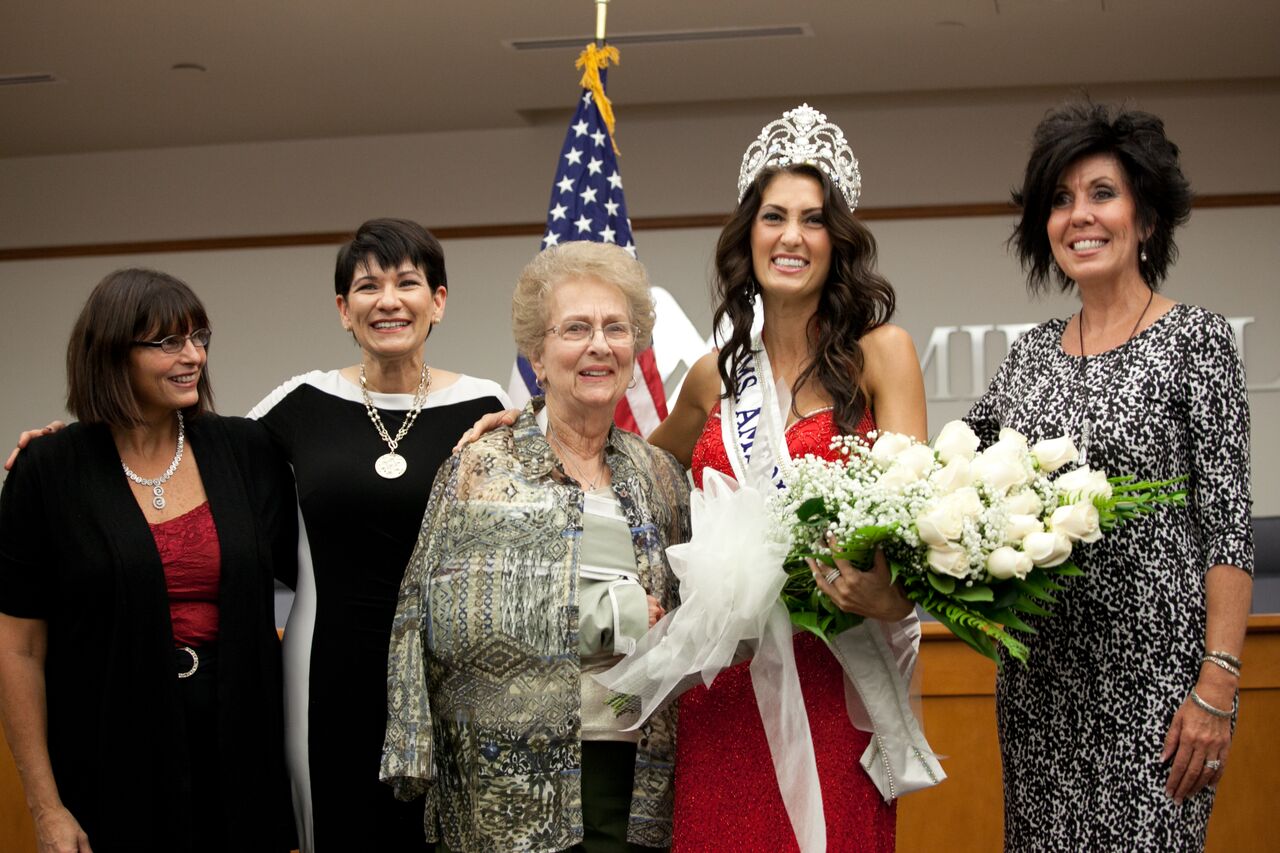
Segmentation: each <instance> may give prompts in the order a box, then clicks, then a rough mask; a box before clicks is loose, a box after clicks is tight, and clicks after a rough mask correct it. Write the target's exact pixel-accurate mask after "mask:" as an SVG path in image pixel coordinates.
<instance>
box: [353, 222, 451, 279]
mask: <svg viewBox="0 0 1280 853" xmlns="http://www.w3.org/2000/svg"><path fill="white" fill-rule="evenodd" d="M369 258H373V259H374V260H376V261H377V262H378V266H380V267H382V268H383V269H395V268H397V267H399V266H400V264H402V263H404V262H405V261H408V262H409V263H411V264H413V265H414V266H415V267H417V268H418V269H420V270H422V271H423V272H424V273H426V276H427V285H428V286H429V287H430V288H431V292H432V293H435V291H436V288H438V287H447V286H448V281H447V279H446V278H445V273H444V249H443V248H441V247H440V241H439V240H437V239H436V238H435V235H433V234H432V233H431V232H430V231H428V230H427V229H425V228H423V227H422V226H421V225H419V224H418V223H416V222H410V221H409V220H408V219H370V220H369V221H368V222H366V223H364V224H363V225H361V226H360V227H359V229H357V230H356V234H355V237H353V238H352V239H351V242H350V243H347V244H346V245H345V246H343V247H342V248H341V249H339V250H338V262H337V264H336V265H335V266H334V270H333V289H334V292H335V293H337V294H338V295H339V296H346V295H347V294H348V293H350V292H351V282H352V281H353V280H354V279H355V275H356V269H358V268H359V267H360V266H361V265H362V264H366V263H368V260H369Z"/></svg>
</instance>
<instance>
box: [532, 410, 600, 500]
mask: <svg viewBox="0 0 1280 853" xmlns="http://www.w3.org/2000/svg"><path fill="white" fill-rule="evenodd" d="M547 438H549V439H551V443H552V444H554V445H555V446H556V447H557V448H558V449H559V451H560V461H561V462H563V463H564V464H565V465H569V451H568V450H566V449H565V446H564V445H563V444H561V443H560V439H559V438H557V437H556V435H555V433H554V432H553V431H552V429H551V425H550V424H547ZM601 455H602V456H603V454H601ZM600 464H601V469H600V473H598V474H596V478H595V480H592V479H590V478H589V477H586V476H584V475H583V473H582V469H581V468H579V467H578V466H577V465H573V466H570V467H571V468H572V471H571V473H572V474H573V476H574V477H576V478H577V479H578V480H579V481H580V482H582V483H585V484H586V486H587V491H589V492H594V491H595V490H596V489H598V488H600V481H601V480H603V479H604V475H605V472H606V471H608V470H609V468H608V466H607V465H605V464H604V460H603V458H602V459H601V460H600Z"/></svg>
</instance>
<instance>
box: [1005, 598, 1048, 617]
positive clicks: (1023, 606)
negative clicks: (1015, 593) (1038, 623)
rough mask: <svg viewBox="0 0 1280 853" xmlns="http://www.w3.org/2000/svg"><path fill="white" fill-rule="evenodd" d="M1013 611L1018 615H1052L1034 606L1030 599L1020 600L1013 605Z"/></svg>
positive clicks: (1036, 605)
mask: <svg viewBox="0 0 1280 853" xmlns="http://www.w3.org/2000/svg"><path fill="white" fill-rule="evenodd" d="M1013 609H1014V610H1017V611H1018V612H1019V613H1029V614H1031V615H1032V616H1052V615H1053V613H1052V612H1051V611H1049V610H1046V609H1045V608H1043V607H1041V606H1040V605H1039V604H1036V603H1035V601H1034V600H1032V599H1031V598H1020V599H1018V600H1017V601H1015V602H1014V603H1013Z"/></svg>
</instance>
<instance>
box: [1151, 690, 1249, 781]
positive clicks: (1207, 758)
mask: <svg viewBox="0 0 1280 853" xmlns="http://www.w3.org/2000/svg"><path fill="white" fill-rule="evenodd" d="M1223 675H1226V674H1225V673H1224V674H1223ZM1235 687H1236V686H1235V681H1234V679H1231V677H1230V676H1226V678H1225V679H1219V678H1218V677H1215V676H1213V675H1210V677H1208V678H1206V677H1203V676H1202V677H1201V679H1200V681H1199V682H1197V683H1196V687H1195V690H1196V695H1198V696H1199V697H1200V698H1201V699H1203V700H1204V701H1205V702H1207V703H1208V704H1210V705H1212V706H1213V707H1215V708H1220V709H1222V710H1224V711H1226V710H1230V709H1231V707H1232V706H1233V705H1234V703H1235ZM1230 750H1231V719H1230V718H1229V717H1215V716H1214V715H1212V714H1210V713H1209V712H1208V711H1206V710H1204V709H1203V708H1200V707H1199V706H1197V705H1196V704H1195V703H1194V702H1192V701H1191V697H1190V696H1187V698H1186V699H1184V700H1183V702H1182V707H1181V708H1179V709H1178V713H1176V714H1174V715H1173V723H1172V724H1170V726H1169V733H1168V734H1167V735H1165V739H1164V750H1163V751H1162V752H1161V753H1160V760H1161V761H1169V760H1170V759H1173V763H1172V764H1171V765H1170V767H1169V781H1168V783H1166V785H1165V789H1164V790H1165V793H1166V794H1168V795H1169V796H1170V797H1172V798H1173V800H1174V802H1177V803H1181V802H1182V801H1183V800H1185V799H1186V798H1187V797H1193V796H1195V795H1196V794H1198V793H1200V791H1201V790H1203V789H1204V788H1205V787H1207V786H1209V785H1217V784H1218V782H1219V781H1221V779H1222V774H1223V772H1224V771H1225V770H1226V766H1227V753H1228V752H1229V751H1230ZM1206 762H1219V763H1218V764H1217V765H1216V769H1215V767H1214V766H1209V765H1207V764H1206Z"/></svg>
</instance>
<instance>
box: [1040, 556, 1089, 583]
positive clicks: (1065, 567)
mask: <svg viewBox="0 0 1280 853" xmlns="http://www.w3.org/2000/svg"><path fill="white" fill-rule="evenodd" d="M1043 571H1045V572H1049V573H1051V574H1055V575H1057V576H1059V577H1063V578H1082V577H1084V572H1083V571H1082V570H1081V569H1080V567H1079V566H1077V565H1076V564H1075V563H1073V562H1071V561H1070V560H1067V561H1066V562H1065V563H1062V564H1061V565H1057V566H1051V567H1050V568H1047V569H1044V570H1043ZM1059 589H1061V587H1059Z"/></svg>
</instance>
